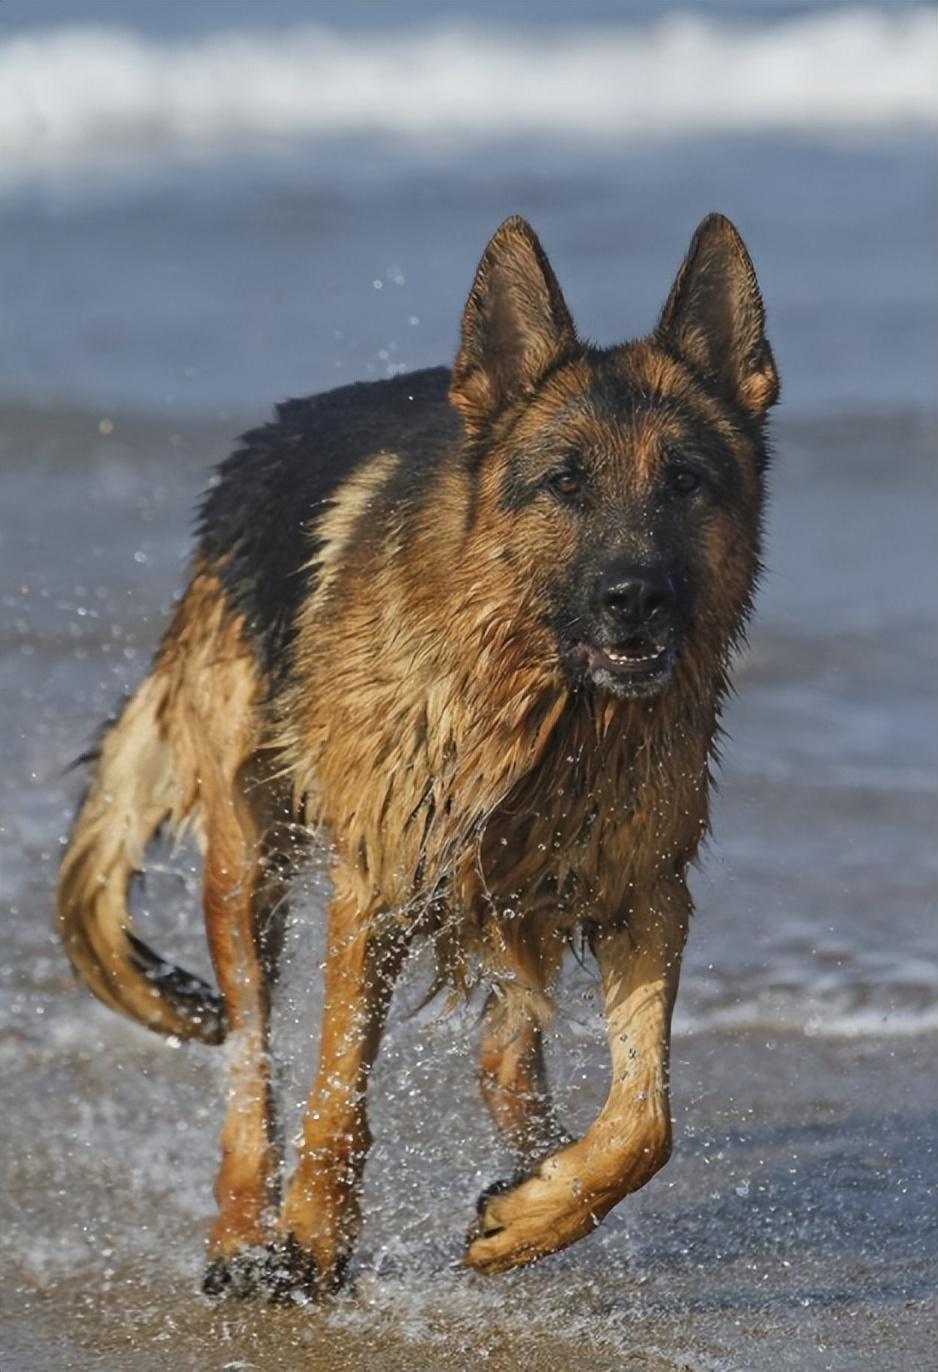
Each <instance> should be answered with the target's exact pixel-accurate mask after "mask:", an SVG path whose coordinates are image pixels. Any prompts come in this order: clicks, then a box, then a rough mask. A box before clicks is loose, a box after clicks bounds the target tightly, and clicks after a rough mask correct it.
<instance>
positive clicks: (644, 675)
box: [572, 634, 673, 695]
mask: <svg viewBox="0 0 938 1372" xmlns="http://www.w3.org/2000/svg"><path fill="white" fill-rule="evenodd" d="M572 655H573V657H574V659H575V660H576V661H577V662H578V663H579V664H580V666H581V668H582V669H583V670H584V671H585V674H586V675H587V676H588V677H589V678H590V680H591V681H593V682H594V683H595V685H597V686H602V687H605V688H606V690H611V691H613V692H614V693H615V694H616V695H633V694H635V695H642V694H645V693H646V692H651V691H655V690H658V689H659V688H660V687H661V686H663V685H664V683H665V682H666V681H667V679H668V677H669V676H670V674H671V668H672V665H673V653H672V650H671V646H670V644H668V643H664V642H661V641H660V640H658V639H654V638H651V637H649V636H648V635H645V634H634V635H633V636H632V637H630V638H627V639H624V640H622V641H621V642H620V643H603V644H598V643H577V644H576V645H575V646H574V648H573V654H572Z"/></svg>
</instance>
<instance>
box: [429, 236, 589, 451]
mask: <svg viewBox="0 0 938 1372" xmlns="http://www.w3.org/2000/svg"><path fill="white" fill-rule="evenodd" d="M575 346H576V330H575V328H574V326H573V320H572V319H571V318H570V312H569V310H568V309H567V306H566V303H565V301H564V298H563V296H562V295H561V292H560V287H559V286H558V285H557V278H556V277H555V276H554V273H553V270H552V268H551V265H550V263H549V262H548V260H547V258H546V256H545V255H544V250H543V248H542V247H541V245H540V243H539V242H538V240H537V235H536V234H535V232H534V230H533V229H532V228H531V225H530V224H528V223H527V222H526V220H524V219H520V218H518V217H515V218H512V219H506V220H505V222H504V224H502V226H501V227H500V228H499V229H498V230H497V231H496V233H495V235H494V237H493V238H492V239H491V241H490V242H489V245H488V247H487V248H486V249H485V252H484V253H483V254H482V261H481V262H480V263H479V269H478V271H477V272H476V276H475V281H474V282H473V283H472V290H471V291H470V292H469V299H468V301H467V302H466V309H465V313H464V314H463V320H462V341H461V344H460V348H459V352H458V354H457V357H456V361H455V363H454V365H453V373H452V379H451V381H450V388H449V397H450V401H451V403H452V404H453V406H454V407H455V408H456V409H457V410H458V411H459V413H460V414H461V415H462V419H463V423H464V425H465V428H466V431H467V433H469V434H477V433H479V432H481V431H482V430H484V429H485V428H486V426H487V425H488V424H489V423H490V422H491V421H492V419H493V418H494V417H495V416H496V415H497V414H499V413H500V412H501V411H502V410H504V409H505V408H506V407H507V406H509V405H511V404H514V403H515V402H516V401H518V400H522V399H523V398H524V397H525V395H529V394H530V393H531V392H532V391H533V390H534V388H535V387H536V386H537V384H538V382H539V381H540V380H541V379H542V377H543V376H544V375H545V373H546V372H547V371H548V370H549V369H550V368H551V367H552V366H554V365H555V364H556V363H557V362H559V361H560V360H561V359H562V358H563V357H564V355H565V354H567V353H569V352H571V351H572V350H573V349H574V347H575Z"/></svg>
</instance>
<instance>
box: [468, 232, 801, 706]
mask: <svg viewBox="0 0 938 1372" xmlns="http://www.w3.org/2000/svg"><path fill="white" fill-rule="evenodd" d="M777 395H778V378H777V374H776V370H775V364H774V361H773V358H772V352H771V349H770V347H769V344H768V342H767V340H766V338H765V333H764V314H763V308H762V301H761V297H760V294H759V288H758V284H757V281H756V277H755V273H754V271H753V268H752V263H751V262H750V260H749V256H748V254H747V252H746V249H745V247H744V245H743V242H742V239H741V238H740V237H739V234H738V233H737V232H736V230H735V229H734V228H733V226H732V224H730V223H729V221H728V220H726V219H724V218H722V217H721V216H719V215H711V216H710V217H709V218H707V219H705V220H704V221H703V223H702V224H701V225H700V227H699V228H698V230H697V232H696V234H695V236H694V239H693V242H692V243H691V246H690V250H689V252H688V254H687V257H686V258H685V260H684V262H683V264H682V266H681V268H680V270H679V272H678V274H677V278H676V280H675V282H674V284H673V286H672V288H671V292H670V294H669V296H668V298H667V301H666V304H665V306H664V309H663V311H662V313H661V317H660V319H659V321H658V325H657V328H656V329H655V331H654V333H653V334H652V335H651V336H650V337H648V338H645V339H642V340H640V341H638V342H632V343H626V344H623V345H621V346H619V347H613V348H608V349H597V348H592V347H590V346H588V345H585V344H583V343H581V342H580V341H579V340H578V338H577V335H576V331H575V329H574V325H573V322H572V320H571V317H570V314H569V311H568V309H567V306H566V304H565V302H564V299H563V296H562V294H561V292H560V288H559V286H558V284H557V281H556V278H555V276H554V273H553V271H552V270H551V267H550V264H549V263H548V261H547V258H546V257H545V255H544V253H543V250H542V249H541V246H540V244H539V243H538V240H537V238H536V237H535V235H534V232H533V231H532V229H531V228H530V226H529V225H528V224H527V223H525V221H524V220H522V219H510V220H508V221H506V223H504V224H503V225H502V226H501V228H500V229H499V230H498V232H497V233H496V234H495V236H494V238H493V239H492V240H491V242H490V243H489V245H488V247H487V248H486V251H485V254H484V256H483V258H482V261H481V263H480V266H479V269H478V272H477V274H476V278H475V282H474V284H473V287H472V291H471V293H470V295H469V300H468V303H467V306H466V311H465V315H464V318H463V324H462V343H461V347H460V350H459V354H458V356H457V359H456V363H455V366H454V368H453V374H452V382H451V387H450V398H451V401H452V404H453V405H454V406H455V408H456V409H457V410H458V412H459V414H460V415H461V417H462V421H463V426H464V429H465V433H466V444H467V447H466V451H467V461H468V462H470V464H471V466H472V472H473V481H474V483H475V488H476V489H475V496H474V502H475V528H474V535H475V540H478V542H477V546H479V547H485V548H486V549H487V550H488V553H489V556H491V555H493V554H494V553H495V552H496V551H497V555H498V557H499V558H500V560H501V562H502V563H503V565H504V567H505V569H506V574H507V576H509V577H510V578H511V580H512V583H513V587H514V595H515V597H516V603H517V607H518V608H517V613H518V615H519V617H520V618H522V619H523V618H524V617H525V616H528V617H529V616H531V615H534V616H535V617H536V618H537V619H538V621H539V628H540V629H541V630H546V631H547V634H548V637H547V639H546V640H545V638H544V634H543V632H542V633H541V634H540V635H539V636H538V637H539V641H541V642H544V641H547V642H549V643H550V644H551V651H552V652H553V654H554V657H555V665H556V666H557V667H559V668H560V670H561V672H562V673H563V676H564V677H565V679H566V680H567V682H568V684H570V685H571V686H573V687H574V688H577V687H585V686H588V685H591V686H592V687H593V688H597V689H599V690H601V691H605V692H610V693H612V694H613V695H616V696H619V697H625V698H628V697H637V696H644V695H654V694H657V693H659V692H661V691H662V690H663V689H664V688H665V687H666V685H667V683H668V681H669V680H670V678H671V677H672V675H673V674H674V673H675V670H676V668H677V667H678V666H679V664H680V663H681V662H682V661H684V662H686V663H688V664H689V665H691V666H692V667H693V668H695V669H696V672H697V673H698V674H700V673H701V672H704V673H705V674H706V669H707V667H708V665H709V666H710V667H713V666H716V665H720V664H722V663H723V662H724V661H725V658H726V653H727V650H728V648H729V646H730V645H731V644H732V642H733V641H734V639H735V638H736V637H737V636H738V635H739V633H740V631H741V629H742V626H743V624H744V622H745V618H746V614H747V612H748V609H749V604H750V599H751V594H752V588H753V584H754V580H755V577H756V574H757V570H758V556H759V537H760V521H761V510H762V501H763V470H764V466H765V459H766V452H765V442H764V419H765V415H766V411H767V410H768V408H769V406H770V405H772V404H773V403H774V401H775V400H776V398H777ZM529 627H533V626H529Z"/></svg>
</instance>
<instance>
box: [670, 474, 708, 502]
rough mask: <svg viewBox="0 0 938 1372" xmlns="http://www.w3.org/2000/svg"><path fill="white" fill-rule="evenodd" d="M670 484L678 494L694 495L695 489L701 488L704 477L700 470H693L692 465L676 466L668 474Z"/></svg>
mask: <svg viewBox="0 0 938 1372" xmlns="http://www.w3.org/2000/svg"><path fill="white" fill-rule="evenodd" d="M668 484H669V485H670V487H671V490H672V491H676V492H677V493H678V495H692V494H693V493H694V491H697V490H699V489H700V487H701V485H702V484H703V478H702V477H701V475H700V473H699V472H695V471H692V470H691V468H690V467H675V468H674V470H673V471H671V472H669V474H668Z"/></svg>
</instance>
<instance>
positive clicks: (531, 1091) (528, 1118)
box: [479, 991, 569, 1170]
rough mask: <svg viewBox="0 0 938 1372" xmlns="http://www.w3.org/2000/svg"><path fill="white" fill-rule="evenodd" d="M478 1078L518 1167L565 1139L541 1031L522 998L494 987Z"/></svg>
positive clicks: (526, 1166) (484, 1025) (487, 1007)
mask: <svg viewBox="0 0 938 1372" xmlns="http://www.w3.org/2000/svg"><path fill="white" fill-rule="evenodd" d="M479 1083H480V1086H481V1089H482V1098H483V1100H484V1101H485V1103H486V1105H487V1106H488V1108H489V1112H490V1114H491V1116H492V1119H493V1120H494V1122H495V1125H496V1127H497V1129H498V1130H499V1132H500V1133H501V1134H502V1136H503V1137H504V1139H505V1141H506V1142H507V1143H508V1144H509V1146H510V1147H511V1149H512V1150H513V1152H514V1153H515V1156H516V1158H517V1162H518V1166H519V1167H520V1168H521V1169H522V1170H527V1169H529V1168H531V1167H533V1166H534V1164H535V1163H536V1162H539V1161H540V1159H541V1158H543V1157H546V1155H547V1154H548V1153H552V1152H553V1151H554V1150H555V1149H557V1148H559V1147H560V1146H561V1145H562V1144H563V1143H565V1142H569V1137H568V1135H567V1134H565V1133H564V1131H563V1129H562V1128H561V1127H560V1125H559V1123H558V1121H557V1118H556V1115H555V1113H554V1108H553V1104H552V1102H551V1099H550V1088H549V1086H548V1083H547V1072H546V1069H545V1065H544V1041H543V1031H542V1029H541V1026H540V1024H539V1022H538V1020H537V1019H536V1017H535V1016H534V1015H533V1014H532V1013H531V1011H530V1009H529V1008H528V1006H527V1005H526V1003H525V1002H524V1000H523V999H520V998H517V997H514V996H511V995H510V994H509V995H504V994H500V993H498V992H494V991H493V992H492V994H491V995H490V996H489V998H488V1000H487V1001H486V1005H485V1011H484V1014H483V1020H482V1042H481V1045H480V1052H479Z"/></svg>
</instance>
